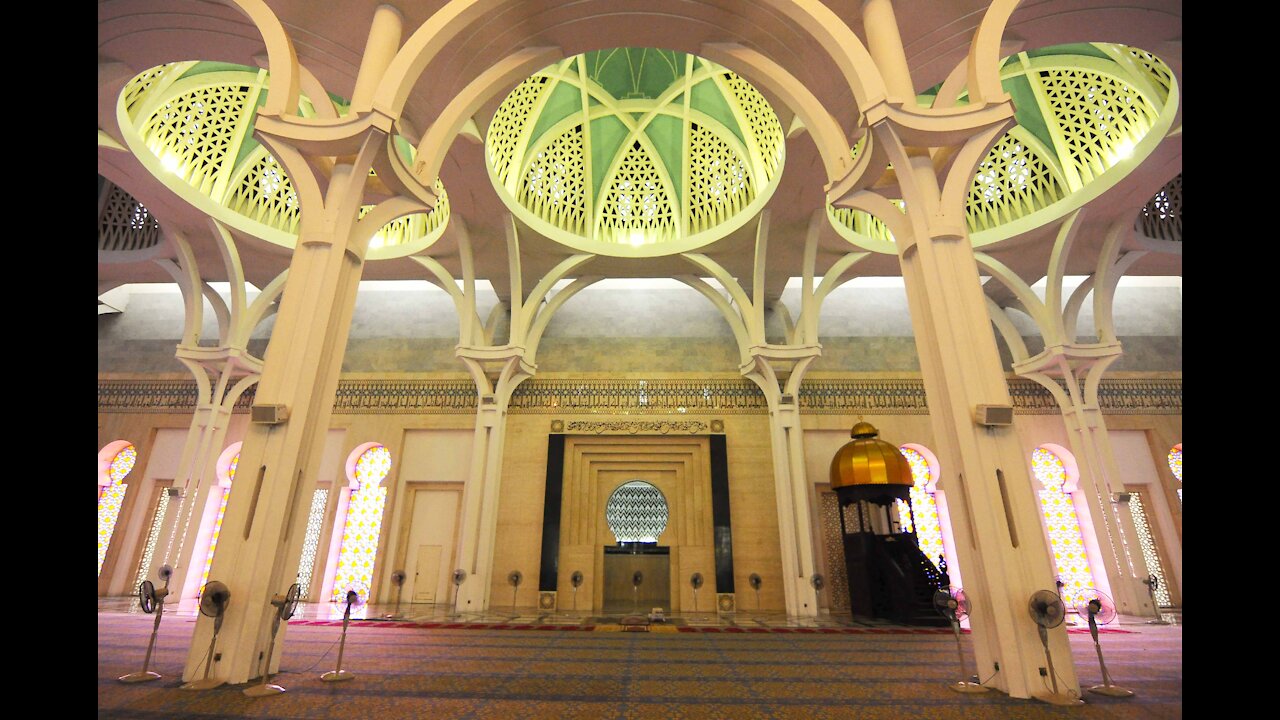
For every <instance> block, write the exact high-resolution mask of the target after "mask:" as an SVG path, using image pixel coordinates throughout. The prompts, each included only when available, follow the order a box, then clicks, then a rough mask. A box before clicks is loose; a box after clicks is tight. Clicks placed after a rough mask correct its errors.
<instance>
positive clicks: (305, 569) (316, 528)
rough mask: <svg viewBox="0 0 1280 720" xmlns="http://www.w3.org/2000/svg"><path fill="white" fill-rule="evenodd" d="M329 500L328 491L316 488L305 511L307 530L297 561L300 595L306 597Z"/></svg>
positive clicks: (309, 589) (308, 592)
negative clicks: (298, 560) (325, 509)
mask: <svg viewBox="0 0 1280 720" xmlns="http://www.w3.org/2000/svg"><path fill="white" fill-rule="evenodd" d="M328 501H329V491H328V490H327V489H325V488H317V489H316V491H315V492H314V493H312V494H311V510H310V511H308V512H307V532H306V534H305V535H304V536H303V538H302V559H301V561H300V562H299V563H298V585H300V586H301V589H302V593H301V597H303V598H306V597H308V596H309V594H310V592H311V571H312V569H313V568H314V567H315V564H316V551H317V549H318V548H319V546H320V529H321V524H322V523H323V522H324V507H325V504H326V503H327V502H328Z"/></svg>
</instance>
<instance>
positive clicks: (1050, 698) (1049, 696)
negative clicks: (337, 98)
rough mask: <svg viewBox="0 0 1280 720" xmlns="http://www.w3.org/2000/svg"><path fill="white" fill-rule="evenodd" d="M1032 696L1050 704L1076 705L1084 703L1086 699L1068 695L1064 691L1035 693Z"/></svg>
mask: <svg viewBox="0 0 1280 720" xmlns="http://www.w3.org/2000/svg"><path fill="white" fill-rule="evenodd" d="M1031 697H1032V698H1034V699H1036V700H1039V701H1040V702H1042V703H1048V704H1050V705H1065V706H1075V705H1083V704H1084V701H1083V700H1081V699H1080V698H1073V697H1068V696H1066V695H1063V694H1062V693H1049V692H1041V693H1033V694H1032V695H1031Z"/></svg>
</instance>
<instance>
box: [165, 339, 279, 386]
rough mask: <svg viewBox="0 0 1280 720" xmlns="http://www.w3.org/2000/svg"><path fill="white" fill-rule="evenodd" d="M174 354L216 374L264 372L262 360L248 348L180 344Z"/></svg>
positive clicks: (253, 373)
mask: <svg viewBox="0 0 1280 720" xmlns="http://www.w3.org/2000/svg"><path fill="white" fill-rule="evenodd" d="M174 356H175V357H177V358H178V359H179V360H187V361H190V362H192V363H195V364H196V365H199V366H201V367H203V368H204V369H205V370H207V371H208V372H209V373H210V374H212V375H215V376H216V375H220V374H221V373H224V372H227V371H228V370H230V372H231V374H230V376H229V377H232V378H237V377H242V376H245V375H260V374H261V373H262V360H260V359H258V358H256V357H254V356H253V355H251V354H250V353H249V351H248V350H246V349H244V348H241V347H232V346H226V345H219V346H217V347H199V346H190V345H178V349H177V352H175V353H174Z"/></svg>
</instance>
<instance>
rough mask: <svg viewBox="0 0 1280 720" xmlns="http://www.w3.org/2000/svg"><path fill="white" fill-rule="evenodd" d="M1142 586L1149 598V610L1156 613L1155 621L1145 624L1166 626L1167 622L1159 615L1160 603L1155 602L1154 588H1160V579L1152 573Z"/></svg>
mask: <svg viewBox="0 0 1280 720" xmlns="http://www.w3.org/2000/svg"><path fill="white" fill-rule="evenodd" d="M1142 584H1143V585H1146V586H1147V594H1148V595H1150V596H1151V609H1152V610H1155V611H1156V617H1155V619H1154V620H1148V621H1147V624H1148V625H1168V624H1169V621H1168V620H1165V619H1164V615H1161V614H1160V603H1159V602H1158V601H1157V600H1156V588H1158V587H1160V578H1158V577H1156V575H1155V573H1152V574H1150V575H1148V576H1147V579H1146V580H1143V581H1142Z"/></svg>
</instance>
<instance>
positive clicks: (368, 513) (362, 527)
mask: <svg viewBox="0 0 1280 720" xmlns="http://www.w3.org/2000/svg"><path fill="white" fill-rule="evenodd" d="M390 472H391V451H389V450H387V449H386V448H385V447H383V446H382V445H374V446H372V447H370V448H369V449H367V450H365V451H364V452H363V453H361V454H360V457H359V459H358V460H356V464H355V471H354V473H353V474H354V475H355V484H356V489H355V490H354V491H353V492H352V493H351V501H350V504H349V505H348V506H347V518H346V523H345V526H344V529H343V533H342V548H341V550H340V551H339V552H338V568H337V574H336V575H335V576H334V582H333V593H332V595H331V597H330V599H331V600H333V601H334V602H338V601H341V600H343V599H344V598H345V597H346V595H347V590H355V591H356V592H357V593H359V594H360V596H361V597H363V598H365V599H368V597H369V587H370V585H371V583H372V582H373V564H374V561H375V560H376V559H377V553H378V535H379V533H380V532H381V531H382V510H383V507H384V506H385V505H386V503H387V489H386V488H385V487H382V486H381V485H380V483H381V482H382V481H383V479H385V478H386V477H387V474H388V473H390Z"/></svg>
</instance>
